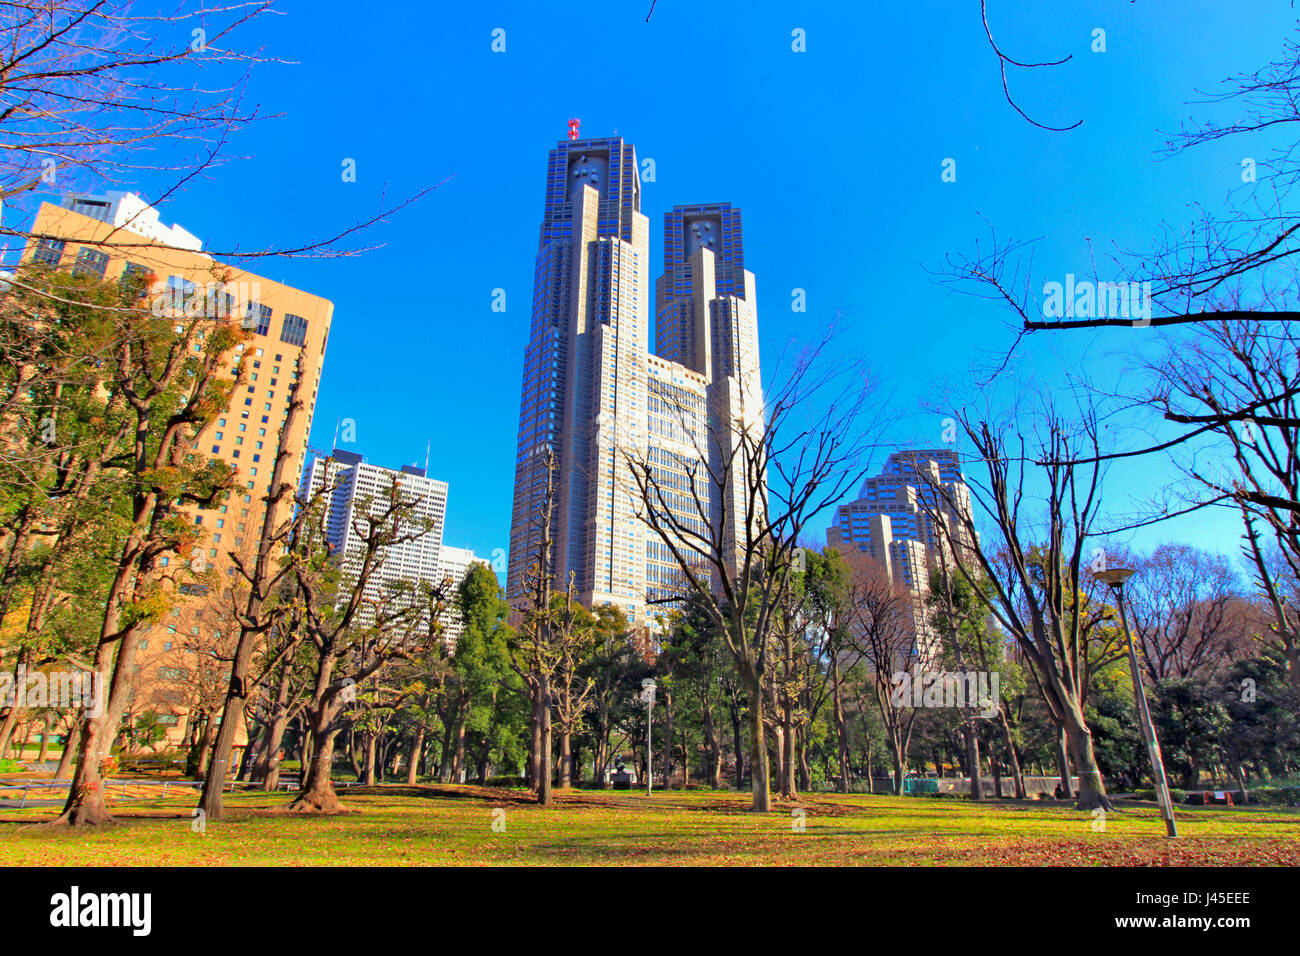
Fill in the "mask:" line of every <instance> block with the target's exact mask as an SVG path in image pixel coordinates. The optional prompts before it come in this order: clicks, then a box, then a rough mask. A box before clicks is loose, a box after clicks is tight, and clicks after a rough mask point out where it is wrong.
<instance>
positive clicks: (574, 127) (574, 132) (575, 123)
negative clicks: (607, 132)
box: [569, 117, 582, 139]
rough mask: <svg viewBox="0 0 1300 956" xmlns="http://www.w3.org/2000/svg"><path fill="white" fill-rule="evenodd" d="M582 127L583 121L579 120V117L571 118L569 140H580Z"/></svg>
mask: <svg viewBox="0 0 1300 956" xmlns="http://www.w3.org/2000/svg"><path fill="white" fill-rule="evenodd" d="M581 125H582V120H580V119H578V118H577V117H571V118H570V119H569V139H577V138H578V127H579V126H581Z"/></svg>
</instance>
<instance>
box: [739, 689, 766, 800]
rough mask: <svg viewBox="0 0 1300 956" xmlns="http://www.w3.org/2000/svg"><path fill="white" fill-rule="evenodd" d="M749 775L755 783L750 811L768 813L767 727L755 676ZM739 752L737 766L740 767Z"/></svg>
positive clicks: (751, 707) (750, 709)
mask: <svg viewBox="0 0 1300 956" xmlns="http://www.w3.org/2000/svg"><path fill="white" fill-rule="evenodd" d="M749 693H750V697H749V731H750V734H751V735H752V739H751V740H750V742H749V775H750V778H751V779H752V781H753V785H752V787H751V790H752V792H753V795H754V799H753V804H752V806H751V808H750V809H752V810H753V811H755V812H757V813H766V812H768V811H769V810H771V809H772V792H771V785H770V783H769V781H768V764H767V726H766V724H765V722H764V719H763V685H762V681H761V679H760V678H759V677H758V676H757V675H755V676H754V677H752V678H751V679H750V682H749ZM739 754H740V752H739V751H737V765H739Z"/></svg>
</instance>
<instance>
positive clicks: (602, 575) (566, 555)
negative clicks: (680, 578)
mask: <svg viewBox="0 0 1300 956" xmlns="http://www.w3.org/2000/svg"><path fill="white" fill-rule="evenodd" d="M640 209H641V182H640V178H639V176H638V165H637V160H636V151H635V149H634V148H633V147H632V146H631V145H630V144H627V143H624V141H623V140H622V139H619V138H610V139H591V140H573V141H565V142H560V143H558V144H557V145H556V148H555V149H553V150H551V152H550V157H549V161H548V165H547V184H546V202H545V206H544V211H543V218H542V228H541V237H540V243H539V248H538V252H537V258H536V265H535V270H534V286H533V308H532V324H531V329H530V335H529V342H528V347H527V350H526V352H525V358H524V373H523V389H522V399H521V402H520V414H519V437H518V446H517V453H516V460H515V489H514V502H513V512H512V515H511V528H510V555H509V566H508V570H507V594H508V596H509V597H510V598H511V599H517V598H520V597H522V596H523V593H524V590H525V581H524V577H525V573H526V571H527V569H528V568H529V566H530V565H532V564H534V563H535V562H536V560H537V551H538V546H539V542H540V539H541V534H542V528H541V527H540V520H541V515H542V512H543V505H544V498H545V491H546V485H547V478H546V469H545V466H544V463H543V462H544V457H543V456H544V455H545V453H546V451H547V450H548V449H550V450H551V451H553V452H554V455H555V459H556V472H555V475H554V489H555V492H554V494H555V509H554V515H553V520H552V528H551V536H552V541H553V572H554V574H553V578H554V580H553V584H554V586H555V587H557V588H561V589H563V588H566V587H567V586H568V584H569V581H570V580H572V581H573V582H574V584H575V585H576V589H577V593H578V598H579V600H581V601H582V602H583V603H585V604H587V605H588V606H595V605H599V604H614V605H617V606H619V607H621V608H622V609H623V610H624V611H625V612H627V613H628V615H629V616H630V617H631V618H632V619H633V620H634V621H641V622H644V621H645V619H646V617H647V613H646V602H647V599H649V600H651V601H655V600H667V599H671V598H672V597H674V596H676V595H677V594H678V593H679V592H680V588H679V587H678V585H677V584H676V577H677V569H676V564H675V562H674V561H673V560H672V558H671V556H670V555H669V553H668V550H667V549H666V548H665V547H664V546H663V543H662V542H661V541H660V540H659V539H658V538H657V537H656V536H655V535H653V534H650V533H648V532H647V529H646V528H645V527H644V526H643V524H642V523H641V521H640V519H639V518H638V517H637V502H636V500H635V494H634V484H633V481H632V476H631V471H630V465H629V463H628V457H629V456H630V457H632V458H633V459H634V460H638V461H646V462H648V463H650V464H651V465H652V466H653V467H655V469H656V471H657V474H658V475H659V476H660V477H661V478H662V479H663V480H664V481H665V482H667V483H669V484H671V483H673V482H674V481H678V483H679V484H680V481H679V479H680V480H682V481H684V480H687V477H688V473H689V472H690V471H691V465H692V459H693V458H696V459H702V458H703V457H704V456H706V455H709V456H712V455H715V454H716V455H722V454H725V449H726V442H727V440H728V439H727V438H726V437H725V436H726V435H727V434H729V432H730V424H731V422H732V421H733V420H736V419H746V420H753V421H759V422H761V405H760V396H759V387H758V373H759V365H758V332H757V320H756V313H755V308H754V277H753V275H752V274H751V273H749V272H747V271H746V270H745V268H744V255H743V245H742V242H741V226H740V210H739V209H735V208H734V207H732V206H730V205H727V204H713V205H694V206H677V207H675V208H674V209H673V210H672V211H671V212H669V213H668V214H666V215H665V242H664V274H663V275H662V276H661V277H660V278H659V279H658V281H657V282H656V284H655V292H656V295H655V298H656V348H657V352H658V354H652V353H651V352H650V349H649V331H650V329H649V322H650V320H649V316H650V262H649V258H650V243H649V223H648V220H647V219H646V217H645V216H644V215H643V214H642V213H641V211H640ZM711 435H717V436H722V440H721V441H720V442H719V441H710V436H711ZM715 446H717V447H716V448H715ZM696 473H697V474H702V473H704V472H702V471H697V472H696ZM726 484H727V487H725V488H722V487H718V488H709V487H707V484H706V486H705V487H701V488H698V489H697V492H698V494H699V496H700V498H701V499H702V501H703V504H704V511H705V517H706V518H707V520H708V521H710V522H716V521H720V520H721V519H722V515H723V514H726V513H728V509H731V511H730V513H731V514H733V515H734V514H736V513H743V503H740V502H739V501H738V498H737V495H738V494H741V495H743V488H739V487H735V484H736V483H734V482H727V483H726ZM679 504H680V507H681V516H682V518H683V520H686V521H692V520H700V515H699V510H700V509H699V508H697V507H695V506H694V503H693V502H692V501H689V500H687V498H686V497H685V496H683V498H682V500H681V501H680V502H679ZM738 506H739V507H740V509H741V510H740V511H735V509H736V508H737V507H738ZM670 507H676V506H674V505H672V504H671V503H670ZM728 526H729V527H730V528H731V529H733V532H734V527H735V525H734V522H728Z"/></svg>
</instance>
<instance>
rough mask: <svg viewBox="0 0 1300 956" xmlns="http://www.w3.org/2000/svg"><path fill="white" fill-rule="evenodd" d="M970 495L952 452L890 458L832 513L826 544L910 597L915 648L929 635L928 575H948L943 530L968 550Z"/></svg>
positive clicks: (905, 453) (922, 648) (906, 453)
mask: <svg viewBox="0 0 1300 956" xmlns="http://www.w3.org/2000/svg"><path fill="white" fill-rule="evenodd" d="M970 514H971V510H970V489H969V488H968V487H967V485H966V482H965V479H964V478H963V477H962V474H961V462H960V459H959V457H958V455H957V453H956V452H955V451H953V450H951V449H946V448H944V449H921V450H909V451H900V452H895V453H894V454H892V455H890V456H889V458H888V459H887V460H886V462H885V466H884V468H882V469H881V472H880V474H879V475H876V476H874V477H870V478H867V479H866V480H865V481H863V483H862V487H861V488H860V489H859V491H858V497H857V499H856V500H855V501H850V502H846V503H844V504H841V505H839V506H838V507H837V508H836V509H835V518H834V520H833V522H832V524H831V527H830V528H829V529H828V530H827V532H826V543H827V544H828V545H830V546H831V547H832V548H835V549H836V550H837V551H841V552H845V553H847V552H850V551H857V552H861V553H864V554H868V555H870V556H871V557H872V558H874V559H875V561H876V562H877V563H879V564H880V565H881V566H882V567H883V568H885V570H886V571H887V572H888V574H889V576H890V578H891V579H892V580H893V581H894V582H895V583H896V584H897V585H899V586H900V587H902V588H904V589H906V591H907V592H908V593H909V594H910V595H911V597H912V605H913V617H914V629H915V631H916V636H917V644H918V648H919V649H920V651H921V652H924V651H925V650H926V649H927V648H928V647H929V645H931V644H932V642H933V638H934V635H933V633H932V629H931V628H930V627H929V625H928V623H927V621H926V615H925V613H924V609H925V600H926V597H927V596H928V594H929V592H930V572H931V571H933V570H935V569H937V568H940V567H941V566H947V567H948V568H949V569H950V570H951V569H952V567H953V562H952V551H951V549H950V547H949V544H948V537H947V535H945V533H944V530H943V528H944V526H946V527H947V528H949V529H950V533H951V535H952V537H953V539H954V540H955V542H956V544H957V546H958V547H968V546H969V545H970V544H971V538H970V535H969V532H968V524H967V522H968V521H969V518H970Z"/></svg>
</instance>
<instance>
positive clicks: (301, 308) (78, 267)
mask: <svg viewBox="0 0 1300 956" xmlns="http://www.w3.org/2000/svg"><path fill="white" fill-rule="evenodd" d="M33 233H34V234H35V235H36V236H38V237H42V238H38V239H37V240H35V241H33V242H32V243H31V245H30V246H29V247H28V249H27V250H26V252H25V253H24V258H25V259H27V260H33V259H34V260H36V261H40V262H45V263H47V264H49V265H52V266H56V267H63V268H70V269H72V270H74V271H76V272H82V273H89V274H93V275H97V276H99V277H101V278H104V279H108V280H115V279H120V278H121V277H122V276H123V274H124V273H126V272H128V271H132V272H136V271H144V272H148V273H151V274H152V275H153V276H154V282H153V285H152V287H151V295H152V296H153V304H154V307H155V310H157V309H160V308H161V309H170V310H174V314H177V315H178V316H179V315H186V316H196V315H206V316H217V317H223V318H230V319H232V320H234V321H238V322H239V323H240V324H241V325H242V326H243V327H244V328H245V329H246V330H247V331H248V333H249V336H248V338H247V340H246V341H245V342H243V343H242V344H241V345H239V346H237V347H236V348H235V349H234V350H233V351H232V352H231V354H230V356H229V357H228V359H227V361H226V363H225V366H224V370H223V371H224V374H228V375H230V376H231V377H232V379H233V378H234V377H235V376H236V375H238V374H239V371H240V369H241V368H243V369H244V371H245V375H244V377H243V379H242V380H241V383H240V386H239V387H238V388H237V389H236V390H235V392H234V393H233V394H232V395H231V398H230V402H229V405H228V406H227V408H226V409H225V411H224V412H222V413H221V414H220V415H219V416H218V417H217V419H216V420H215V422H214V423H213V424H212V425H210V426H209V427H208V428H206V429H205V430H204V431H203V432H201V433H200V434H199V436H198V440H197V442H196V443H195V449H196V450H197V451H199V452H201V453H202V454H205V455H208V456H210V457H212V458H216V459H221V460H223V461H226V462H228V463H229V464H230V465H231V466H233V467H234V468H235V469H236V470H237V472H238V480H239V486H240V487H239V491H238V492H237V493H233V494H231V495H230V496H229V497H228V499H227V500H225V501H222V502H219V503H217V504H215V506H214V507H212V508H205V509H192V511H191V514H192V516H193V519H194V522H195V524H196V525H199V526H201V527H202V529H203V531H204V532H205V534H204V536H203V539H202V545H201V547H200V548H199V549H198V550H196V551H195V552H194V553H192V554H190V555H176V556H172V557H169V558H167V559H164V560H167V561H172V562H175V561H186V562H188V563H189V564H190V565H191V567H192V568H194V569H195V570H196V571H201V572H205V577H206V579H207V580H210V581H211V580H215V581H219V582H221V583H220V586H219V588H218V586H216V585H213V586H208V585H204V584H200V583H190V584H186V585H182V591H183V592H185V594H186V600H184V601H182V602H178V605H177V606H176V607H175V608H173V610H172V612H171V616H170V618H169V619H168V621H167V622H166V623H165V624H157V625H154V627H152V628H151V629H150V631H149V633H148V634H147V635H146V636H145V637H143V638H142V639H141V642H140V651H139V655H138V661H139V667H140V669H141V679H140V681H139V684H138V688H139V690H138V691H137V699H136V700H135V701H134V702H133V703H132V705H131V707H130V708H129V712H128V718H129V719H136V718H138V716H139V715H141V714H143V713H145V712H147V711H153V712H155V713H156V714H157V715H158V717H159V719H160V722H161V723H162V724H163V726H164V727H165V729H166V738H165V743H164V744H160V746H163V745H165V746H169V747H175V746H181V745H182V744H184V743H186V742H188V741H190V740H191V739H193V738H194V736H195V735H196V734H197V733H201V732H202V731H203V730H204V729H205V728H206V729H209V730H214V729H215V728H214V726H213V724H210V723H209V722H208V720H207V717H208V714H209V713H210V712H211V710H212V709H213V708H214V707H216V708H219V706H220V700H221V699H223V698H224V695H225V687H226V682H227V680H228V667H226V666H225V665H222V667H221V668H214V666H213V665H212V663H211V661H212V658H213V656H214V652H219V651H220V648H221V647H222V646H223V645H224V644H226V643H233V635H232V633H231V624H232V623H233V622H232V620H231V616H230V614H229V610H228V608H229V605H230V597H231V595H230V591H229V588H230V587H231V586H232V585H233V584H235V583H236V581H237V578H236V573H235V569H234V566H233V564H232V562H231V560H230V557H229V556H230V554H231V553H232V552H233V553H237V554H245V555H247V554H252V553H253V552H254V551H255V549H256V547H257V541H258V537H259V535H260V532H261V529H262V521H263V516H264V512H265V507H266V504H265V501H264V498H265V496H266V494H267V492H268V489H269V486H270V481H271V476H272V471H273V468H274V464H275V452H276V448H277V446H278V442H279V434H280V430H281V428H282V426H283V425H284V423H285V420H286V415H287V411H288V404H289V395H290V389H291V387H292V384H293V381H294V379H295V377H296V376H302V378H303V388H302V390H301V394H300V397H301V398H302V400H303V408H302V410H301V411H300V413H299V414H298V415H297V416H295V419H294V422H293V427H292V429H291V431H290V433H289V435H288V447H289V448H290V449H291V452H292V457H291V458H290V460H289V463H288V466H289V467H288V471H287V473H286V475H285V478H286V480H287V481H288V482H290V484H291V487H293V488H297V487H298V484H299V482H300V481H301V477H302V469H303V464H304V460H305V457H306V452H307V436H308V435H309V433H310V431H311V421H312V415H313V413H314V411H315V405H316V396H317V394H318V392H319V389H320V376H321V368H322V365H323V362H324V358H325V347H326V344H327V342H328V340H329V329H330V321H331V319H332V318H333V312H334V306H333V303H331V302H330V301H329V300H327V299H324V298H321V297H320V296H316V295H312V294H311V293H308V292H303V291H302V290H300V289H295V288H292V287H291V286H287V285H284V284H283V283H281V282H276V281H273V280H270V279H266V278H264V277H262V276H259V275H256V274H254V273H252V272H249V271H247V270H245V269H242V268H240V267H239V266H236V265H229V264H226V263H221V262H218V261H216V260H215V259H213V258H212V257H211V256H209V255H208V254H206V253H205V252H203V250H202V246H203V243H202V240H200V239H199V238H198V237H196V236H194V235H193V234H192V233H190V232H188V231H187V230H185V229H183V228H181V227H180V226H176V225H172V226H167V225H165V224H163V223H162V222H161V220H160V218H159V216H158V212H157V210H155V209H153V208H152V207H151V206H149V205H148V204H147V203H145V202H144V201H142V200H141V199H140V198H139V197H138V196H135V195H134V194H132V193H121V192H109V193H105V194H102V195H71V196H68V197H66V198H65V199H64V200H63V204H62V206H55V205H52V204H49V203H45V204H42V206H41V207H40V210H39V211H38V213H37V216H36V222H35V225H34V226H33ZM279 508H280V509H281V515H280V516H279V517H282V518H287V517H288V516H289V515H290V514H291V512H292V508H293V500H292V496H289V497H287V498H286V500H285V501H284V502H282V503H281V504H280V505H279ZM239 583H242V582H239ZM223 670H224V672H221V671H223ZM218 713H219V711H218ZM213 723H215V721H214V722H213ZM245 742H246V736H245V734H244V731H243V729H242V728H241V730H240V733H239V735H238V736H237V739H236V743H237V745H238V746H241V747H242V746H243V745H244V744H245ZM236 756H238V755H236ZM232 765H237V760H232Z"/></svg>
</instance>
